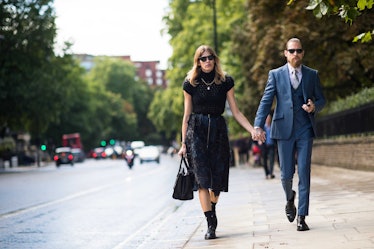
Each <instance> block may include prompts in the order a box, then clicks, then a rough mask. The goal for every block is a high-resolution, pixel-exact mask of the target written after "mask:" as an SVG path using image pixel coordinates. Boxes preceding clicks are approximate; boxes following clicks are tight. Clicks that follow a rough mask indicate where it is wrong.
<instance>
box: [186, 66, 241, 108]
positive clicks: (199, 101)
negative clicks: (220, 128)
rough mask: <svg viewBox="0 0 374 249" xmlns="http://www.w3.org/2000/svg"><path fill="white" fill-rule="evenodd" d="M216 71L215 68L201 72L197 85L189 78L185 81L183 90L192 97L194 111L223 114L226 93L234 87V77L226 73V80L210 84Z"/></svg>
mask: <svg viewBox="0 0 374 249" xmlns="http://www.w3.org/2000/svg"><path fill="white" fill-rule="evenodd" d="M214 73H215V72H214V70H213V71H212V72H210V73H204V72H201V73H200V74H199V76H198V77H197V79H196V82H197V83H198V85H197V86H196V87H194V86H193V85H191V83H190V82H189V80H185V81H184V82H183V90H184V91H186V92H187V93H188V94H190V95H191V97H192V113H200V114H211V115H222V114H223V112H224V111H225V104H226V94H227V92H228V91H229V90H230V89H231V88H233V87H234V79H233V78H232V77H231V76H229V75H226V81H224V82H222V83H221V84H216V83H212V84H210V83H211V82H212V81H213V79H214ZM202 79H204V81H205V83H207V84H205V83H204V82H203V81H202Z"/></svg>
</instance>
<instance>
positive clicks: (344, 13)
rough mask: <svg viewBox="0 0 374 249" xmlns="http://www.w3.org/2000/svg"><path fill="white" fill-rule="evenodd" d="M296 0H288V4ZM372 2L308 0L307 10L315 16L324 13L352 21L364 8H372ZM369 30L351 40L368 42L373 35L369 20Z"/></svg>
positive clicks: (348, 21)
mask: <svg viewBox="0 0 374 249" xmlns="http://www.w3.org/2000/svg"><path fill="white" fill-rule="evenodd" d="M295 1H296V0H289V2H288V5H290V4H292V3H293V2H295ZM373 4H374V1H373V0H354V1H351V0H338V1H332V0H309V5H308V6H307V7H306V9H307V10H312V11H313V14H314V15H315V16H316V17H317V18H322V17H323V16H326V15H338V16H340V17H341V18H342V19H343V20H344V21H345V22H346V23H349V24H350V25H352V23H353V22H354V21H355V20H356V19H357V18H359V16H361V15H362V14H363V13H364V11H365V10H367V11H369V10H371V9H372V7H373ZM371 29H372V30H371V31H366V32H363V33H361V34H359V35H356V36H355V37H354V38H353V42H357V41H359V40H361V42H362V43H365V42H370V41H371V40H372V35H374V28H373V23H372V22H371Z"/></svg>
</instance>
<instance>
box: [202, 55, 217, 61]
mask: <svg viewBox="0 0 374 249" xmlns="http://www.w3.org/2000/svg"><path fill="white" fill-rule="evenodd" d="M207 59H208V60H210V61H212V60H213V59H214V55H208V56H202V57H199V60H201V61H202V62H206V60H207Z"/></svg>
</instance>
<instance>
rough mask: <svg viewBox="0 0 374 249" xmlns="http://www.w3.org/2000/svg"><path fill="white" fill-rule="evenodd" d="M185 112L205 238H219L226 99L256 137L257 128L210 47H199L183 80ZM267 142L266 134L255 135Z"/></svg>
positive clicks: (186, 150) (184, 151) (225, 175)
mask: <svg viewBox="0 0 374 249" xmlns="http://www.w3.org/2000/svg"><path fill="white" fill-rule="evenodd" d="M183 94H184V114H183V122H182V147H181V148H180V150H179V152H178V154H179V155H180V156H187V159H188V162H189V164H190V166H192V168H193V170H194V174H195V179H196V182H197V185H198V188H199V190H198V191H199V200H200V205H201V208H202V210H203V212H204V215H205V217H206V219H207V225H208V230H207V232H206V234H205V239H215V238H216V228H217V216H216V204H217V202H218V198H219V196H220V193H221V192H222V191H223V192H228V184H229V182H228V180H229V167H230V165H229V163H230V145H229V139H228V131H227V125H226V120H225V119H224V117H223V116H222V114H223V112H224V110H225V104H226V100H227V102H228V103H229V106H230V109H231V112H232V115H233V117H234V118H235V119H236V120H237V122H238V123H239V124H240V125H241V126H243V128H244V129H246V130H247V131H248V132H249V133H251V136H252V137H253V138H254V136H255V130H254V128H253V126H252V125H251V124H250V123H249V121H248V120H247V118H246V117H245V116H244V115H243V114H242V113H241V112H240V111H239V109H238V107H237V104H236V100H235V96H234V80H233V78H232V77H231V76H229V75H227V74H225V73H224V72H223V70H222V68H221V64H220V59H219V58H218V56H217V54H216V52H215V51H214V50H213V49H212V48H211V47H209V46H206V45H202V46H200V47H198V48H197V49H196V52H195V56H194V61H193V67H192V69H191V70H190V71H189V72H188V73H187V77H186V79H185V81H184V82H183ZM256 138H258V139H262V140H263V141H264V134H261V135H259V136H256Z"/></svg>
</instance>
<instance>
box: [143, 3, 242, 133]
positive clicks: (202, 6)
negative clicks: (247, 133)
mask: <svg viewBox="0 0 374 249" xmlns="http://www.w3.org/2000/svg"><path fill="white" fill-rule="evenodd" d="M215 2H216V15H217V37H218V48H219V49H218V52H219V54H220V58H221V59H222V61H223V64H224V69H226V70H227V69H229V68H230V69H232V68H234V66H230V65H233V61H232V60H231V58H232V57H233V56H232V54H230V52H228V51H230V48H231V46H232V45H233V44H232V42H231V37H232V34H233V32H234V31H235V29H236V28H237V27H239V26H240V23H241V22H242V20H243V18H244V16H245V14H246V11H245V10H246V8H245V5H244V3H245V0H233V1H223V0H216V1H215ZM163 20H164V22H165V24H166V26H167V28H166V29H165V31H164V32H167V33H168V34H169V35H170V36H171V40H170V44H171V46H172V47H173V54H172V56H171V57H170V58H169V65H170V68H169V69H168V71H167V78H168V81H169V86H168V88H167V89H166V90H164V91H162V92H160V93H157V94H156V96H155V98H154V100H153V102H152V104H151V108H150V113H149V114H148V116H149V117H150V118H151V120H152V121H153V122H154V124H155V126H156V127H157V130H158V131H159V132H162V133H163V134H165V135H166V137H167V139H170V140H171V139H173V138H175V135H177V136H179V135H180V134H179V133H180V129H181V122H182V116H183V91H182V83H183V81H184V78H185V77H186V74H187V72H188V70H190V69H191V67H192V63H193V56H194V53H195V50H196V48H197V47H198V46H200V45H202V44H208V45H210V46H212V47H214V33H213V32H214V27H213V9H212V1H211V0H202V1H185V0H173V1H170V12H169V13H167V15H166V16H165V17H164V18H163ZM237 72H239V70H233V71H232V72H231V71H229V72H228V73H229V74H230V75H232V76H234V78H235V76H236V75H235V74H236V73H237ZM239 94H240V93H239ZM235 125H236V124H235ZM232 130H234V129H232Z"/></svg>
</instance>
